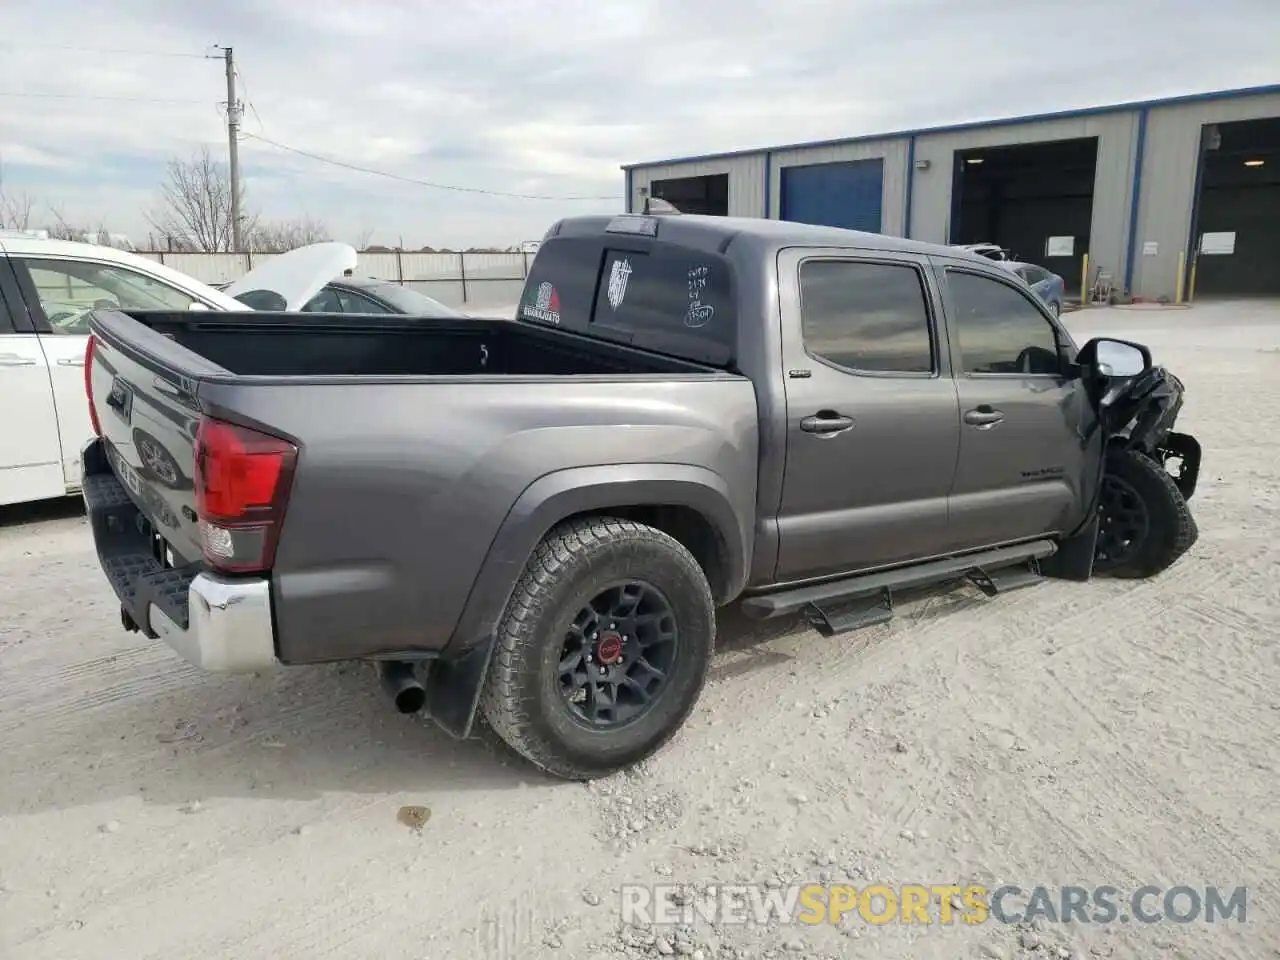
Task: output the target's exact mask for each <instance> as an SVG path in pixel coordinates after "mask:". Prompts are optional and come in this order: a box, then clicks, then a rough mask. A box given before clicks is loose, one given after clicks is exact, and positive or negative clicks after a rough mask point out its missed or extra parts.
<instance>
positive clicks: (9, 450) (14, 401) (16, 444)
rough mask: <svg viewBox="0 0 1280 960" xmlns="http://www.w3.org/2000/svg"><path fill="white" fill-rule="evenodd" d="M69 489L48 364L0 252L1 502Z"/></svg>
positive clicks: (55, 494) (23, 500) (53, 494)
mask: <svg viewBox="0 0 1280 960" xmlns="http://www.w3.org/2000/svg"><path fill="white" fill-rule="evenodd" d="M65 492H66V487H65V485H64V482H63V476H62V466H61V463H60V455H59V451H58V418H57V415H56V414H55V413H54V409H53V390H52V388H51V387H50V385H49V367H48V366H47V365H46V363H45V359H44V353H43V352H42V351H41V349H40V341H39V340H38V339H36V335H35V333H34V332H33V331H31V329H30V323H29V321H28V318H27V312H26V310H25V309H23V306H22V301H21V300H20V299H19V294H18V288H17V285H16V284H15V283H14V282H13V275H12V273H10V272H9V264H8V261H7V260H5V258H4V255H3V252H0V505H3V504H7V503H26V502H28V501H31V500H44V499H47V498H50V497H58V496H61V495H62V494H63V493H65Z"/></svg>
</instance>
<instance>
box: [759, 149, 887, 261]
mask: <svg viewBox="0 0 1280 960" xmlns="http://www.w3.org/2000/svg"><path fill="white" fill-rule="evenodd" d="M876 158H880V159H882V160H883V161H884V184H883V189H884V194H883V197H882V198H881V205H880V210H881V220H880V230H881V232H882V233H887V234H889V235H891V236H895V237H900V236H902V234H903V232H904V229H905V218H904V216H903V214H904V212H905V210H906V194H907V181H906V171H907V141H906V140H865V141H860V142H858V143H845V144H838V145H834V146H823V147H805V148H801V149H799V150H779V151H777V152H775V153H773V154H772V155H771V156H770V163H769V167H770V173H769V179H770V184H769V216H770V217H772V218H774V219H776V218H777V217H779V216H780V215H781V212H782V173H781V171H782V169H783V168H784V167H793V166H794V167H800V166H807V165H809V164H814V163H840V162H845V161H849V160H873V159H876Z"/></svg>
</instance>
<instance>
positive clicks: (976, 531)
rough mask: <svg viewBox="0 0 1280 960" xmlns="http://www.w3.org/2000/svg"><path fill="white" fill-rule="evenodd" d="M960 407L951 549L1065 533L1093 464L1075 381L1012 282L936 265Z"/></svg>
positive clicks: (1038, 312) (1041, 318)
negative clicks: (939, 278) (1067, 372)
mask: <svg viewBox="0 0 1280 960" xmlns="http://www.w3.org/2000/svg"><path fill="white" fill-rule="evenodd" d="M939 267H940V269H939V273H940V274H941V276H942V277H943V280H944V282H943V286H944V300H945V304H946V310H947V325H948V328H949V329H950V330H951V332H952V336H951V346H952V357H951V361H952V366H953V367H954V369H955V371H956V389H957V392H958V394H959V400H960V457H959V460H958V462H957V465H956V473H955V483H954V484H953V486H952V488H951V504H950V508H951V531H952V534H953V537H954V540H953V543H952V546H953V548H955V549H959V550H964V549H969V548H975V547H985V546H992V545H995V544H998V543H1007V542H1009V541H1015V540H1023V539H1028V538H1031V537H1037V536H1042V535H1047V534H1055V533H1063V532H1067V531H1069V530H1071V529H1073V528H1074V527H1075V526H1076V524H1078V523H1079V521H1080V520H1081V519H1082V516H1081V511H1080V504H1081V502H1082V500H1083V497H1082V491H1087V490H1090V489H1092V487H1093V485H1094V482H1095V481H1094V478H1091V477H1090V476H1088V475H1087V469H1088V467H1089V465H1090V464H1094V466H1095V468H1096V462H1097V461H1096V456H1091V455H1090V454H1089V453H1088V452H1087V450H1086V436H1087V435H1089V432H1088V427H1089V423H1090V420H1091V418H1092V415H1091V412H1090V410H1089V408H1088V405H1087V401H1086V398H1085V396H1084V391H1083V390H1081V389H1080V385H1079V380H1077V379H1073V378H1071V377H1070V376H1068V375H1067V374H1066V373H1064V368H1065V364H1064V357H1063V349H1062V347H1063V340H1064V337H1063V336H1061V335H1060V334H1059V331H1058V328H1057V327H1056V325H1055V324H1054V322H1053V321H1052V320H1051V319H1050V317H1049V316H1048V314H1047V312H1046V309H1045V307H1044V305H1043V304H1042V303H1040V302H1039V301H1038V300H1037V299H1036V297H1035V295H1034V294H1032V293H1031V292H1030V291H1028V290H1025V289H1024V288H1022V286H1021V285H1020V284H1018V283H1017V281H1016V280H1014V279H1013V278H1012V277H1005V276H1001V275H996V274H995V273H994V272H988V271H985V270H980V269H976V268H970V267H968V266H962V265H958V264H956V263H954V262H951V263H948V262H942V263H939Z"/></svg>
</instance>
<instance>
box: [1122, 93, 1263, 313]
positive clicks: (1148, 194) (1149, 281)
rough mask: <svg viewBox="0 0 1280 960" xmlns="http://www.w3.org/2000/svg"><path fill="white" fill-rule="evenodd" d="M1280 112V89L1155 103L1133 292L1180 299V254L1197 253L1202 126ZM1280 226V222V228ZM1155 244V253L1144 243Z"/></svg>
mask: <svg viewBox="0 0 1280 960" xmlns="http://www.w3.org/2000/svg"><path fill="white" fill-rule="evenodd" d="M1265 117H1280V94H1268V95H1263V96H1249V97H1234V98H1231V99H1223V100H1210V101H1201V102H1198V103H1185V104H1177V105H1174V106H1169V107H1153V108H1152V109H1151V111H1150V113H1149V114H1148V116H1147V137H1146V145H1145V149H1144V150H1143V164H1142V190H1141V199H1140V201H1139V204H1138V237H1137V245H1136V247H1137V249H1136V257H1135V259H1134V275H1133V292H1134V293H1135V294H1137V295H1140V296H1144V297H1161V296H1167V297H1169V298H1170V299H1171V300H1172V299H1174V297H1175V293H1176V289H1177V275H1178V255H1179V254H1180V253H1181V254H1185V255H1186V256H1187V258H1188V261H1189V260H1190V257H1191V252H1192V251H1191V249H1189V245H1190V244H1191V242H1192V241H1191V212H1192V207H1193V206H1194V204H1195V200H1196V196H1195V191H1196V166H1197V163H1198V162H1199V158H1200V130H1201V128H1202V127H1203V126H1204V125H1205V124H1207V123H1227V122H1230V121H1232V120H1258V119H1262V118H1265ZM1277 229H1280V226H1278V227H1277ZM1146 243H1155V244H1156V245H1157V251H1158V252H1157V253H1156V254H1155V255H1154V256H1144V255H1143V245H1144V244H1146Z"/></svg>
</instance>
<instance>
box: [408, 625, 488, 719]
mask: <svg viewBox="0 0 1280 960" xmlns="http://www.w3.org/2000/svg"><path fill="white" fill-rule="evenodd" d="M494 642H495V638H494V637H493V636H492V635H490V636H489V637H488V638H486V639H485V641H484V642H483V643H481V644H480V645H479V646H477V647H474V648H473V649H471V650H469V651H467V652H466V653H464V654H463V655H462V656H460V657H457V658H455V659H447V660H446V659H443V658H442V659H440V660H433V661H432V662H431V667H430V669H429V670H428V671H427V679H426V684H425V686H426V688H427V707H426V709H427V713H428V714H429V715H430V717H431V719H432V720H434V721H435V722H436V723H437V724H438V725H439V726H440V727H441V728H442V729H443V730H444V731H445V733H447V734H449V736H451V737H454V738H456V739H458V740H464V739H466V738H467V737H468V736H470V734H471V728H472V726H474V724H475V717H476V709H477V708H478V707H479V706H480V693H481V691H483V689H484V679H485V676H486V674H487V673H488V672H489V660H490V658H491V657H492V656H493V647H494Z"/></svg>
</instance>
